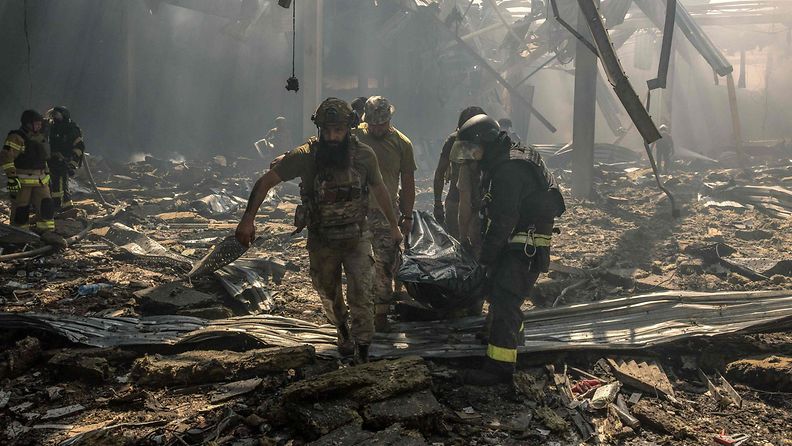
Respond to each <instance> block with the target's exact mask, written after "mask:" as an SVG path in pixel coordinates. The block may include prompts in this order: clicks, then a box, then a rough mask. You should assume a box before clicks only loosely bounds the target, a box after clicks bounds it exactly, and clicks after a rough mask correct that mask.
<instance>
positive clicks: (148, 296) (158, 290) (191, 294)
mask: <svg viewBox="0 0 792 446" xmlns="http://www.w3.org/2000/svg"><path fill="white" fill-rule="evenodd" d="M133 294H134V296H135V297H136V298H137V300H138V303H139V305H140V310H141V311H142V312H143V313H145V314H150V315H166V314H178V313H179V311H180V310H186V309H195V308H202V307H211V306H212V305H213V304H216V303H217V302H218V301H219V300H220V299H219V298H217V297H215V296H212V295H211V294H206V293H202V292H200V291H198V290H196V289H193V288H188V287H186V286H184V285H183V284H182V283H181V282H170V283H165V284H162V285H159V286H155V287H151V288H146V289H144V290H140V291H135V292H134V293H133Z"/></svg>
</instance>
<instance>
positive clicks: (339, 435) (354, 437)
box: [306, 420, 374, 446]
mask: <svg viewBox="0 0 792 446" xmlns="http://www.w3.org/2000/svg"><path fill="white" fill-rule="evenodd" d="M373 436H374V432H369V431H365V430H363V428H362V422H361V421H360V420H358V421H357V422H352V423H349V424H347V425H345V426H342V427H339V428H338V429H336V430H334V431H332V432H330V433H329V434H327V435H325V436H323V437H322V438H319V439H318V440H316V441H312V442H310V443H308V444H307V445H306V446H338V445H342V444H343V445H356V444H364V442H368V440H369V439H370V438H371V437H373ZM369 444H370V442H369Z"/></svg>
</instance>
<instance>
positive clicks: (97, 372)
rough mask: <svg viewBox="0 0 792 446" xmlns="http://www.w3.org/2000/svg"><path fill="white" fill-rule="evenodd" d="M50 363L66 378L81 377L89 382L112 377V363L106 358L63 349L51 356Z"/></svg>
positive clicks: (101, 380) (80, 378)
mask: <svg viewBox="0 0 792 446" xmlns="http://www.w3.org/2000/svg"><path fill="white" fill-rule="evenodd" d="M78 352H79V351H78ZM48 364H49V365H50V367H52V370H54V371H55V372H56V373H57V375H58V376H59V377H63V378H65V379H79V380H82V381H84V382H87V383H99V382H103V381H105V380H106V379H107V378H109V377H110V364H109V363H108V362H107V359H105V358H99V357H92V356H84V355H83V354H74V352H70V351H63V352H58V353H56V354H55V355H54V356H53V357H52V358H50V360H49V361H48Z"/></svg>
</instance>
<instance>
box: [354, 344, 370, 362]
mask: <svg viewBox="0 0 792 446" xmlns="http://www.w3.org/2000/svg"><path fill="white" fill-rule="evenodd" d="M368 352H369V346H368V344H358V343H355V356H354V357H353V358H352V362H353V363H354V364H355V365H360V364H365V363H367V362H368Z"/></svg>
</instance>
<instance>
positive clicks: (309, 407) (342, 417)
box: [286, 399, 361, 439]
mask: <svg viewBox="0 0 792 446" xmlns="http://www.w3.org/2000/svg"><path fill="white" fill-rule="evenodd" d="M286 410H287V414H288V415H287V416H288V419H289V421H290V422H291V424H292V425H293V426H295V427H299V430H300V432H301V433H302V434H303V435H304V436H305V437H307V438H308V439H316V438H319V437H321V436H323V435H327V434H328V433H330V432H332V431H334V430H336V429H338V428H340V427H341V426H344V425H347V424H350V423H355V424H358V423H360V422H361V418H360V415H359V414H358V412H357V404H356V403H355V402H353V401H350V400H347V399H340V400H334V401H324V402H321V403H308V402H305V403H296V404H287V405H286Z"/></svg>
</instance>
